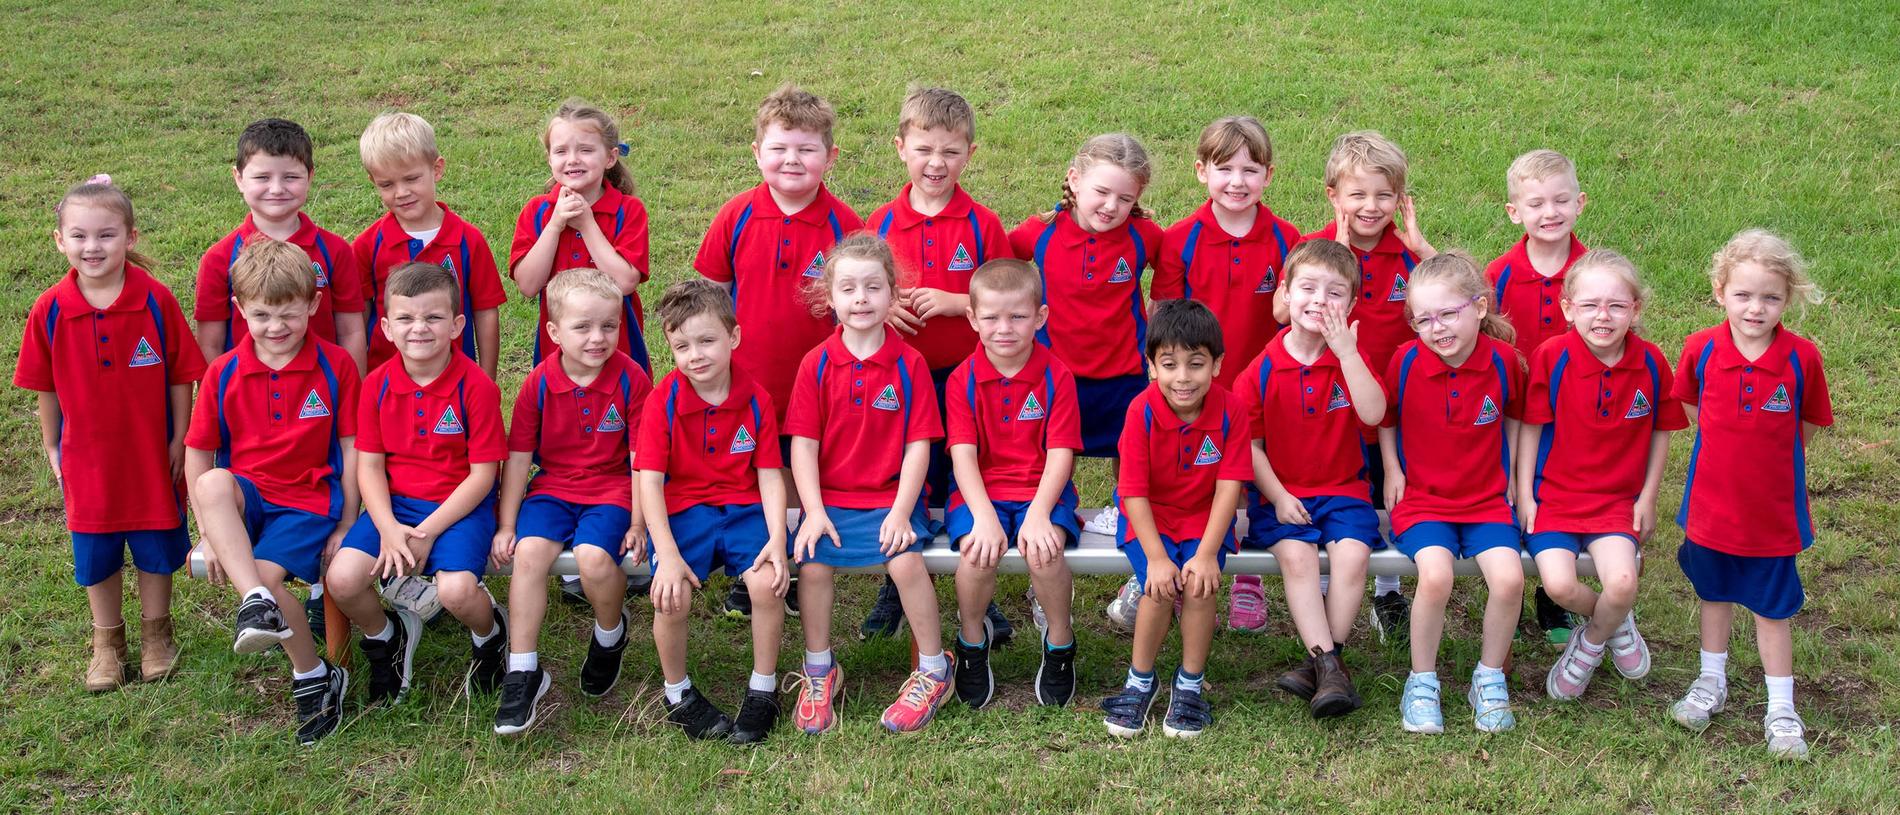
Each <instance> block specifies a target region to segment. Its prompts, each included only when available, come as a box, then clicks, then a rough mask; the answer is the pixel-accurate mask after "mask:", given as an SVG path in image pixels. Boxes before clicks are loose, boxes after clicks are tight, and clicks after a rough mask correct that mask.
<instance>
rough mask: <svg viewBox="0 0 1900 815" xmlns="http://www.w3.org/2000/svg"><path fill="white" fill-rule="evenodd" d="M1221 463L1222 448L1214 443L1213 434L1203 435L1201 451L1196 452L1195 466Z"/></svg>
mask: <svg viewBox="0 0 1900 815" xmlns="http://www.w3.org/2000/svg"><path fill="white" fill-rule="evenodd" d="M1218 463H1220V448H1219V447H1217V446H1215V445H1214V437H1213V436H1202V437H1201V451H1200V452H1198V453H1195V454H1194V466H1196V467H1199V466H1202V465H1206V464H1218Z"/></svg>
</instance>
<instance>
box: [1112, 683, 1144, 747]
mask: <svg viewBox="0 0 1900 815" xmlns="http://www.w3.org/2000/svg"><path fill="white" fill-rule="evenodd" d="M1154 705H1155V689H1154V688H1152V687H1150V688H1149V689H1147V690H1136V689H1135V688H1134V687H1133V686H1130V685H1123V686H1122V690H1121V693H1118V694H1115V695H1114V696H1110V697H1108V698H1107V699H1103V700H1102V712H1103V713H1106V714H1108V715H1107V716H1105V717H1103V718H1102V724H1104V725H1107V726H1108V734H1109V735H1111V736H1120V737H1122V738H1129V737H1131V736H1135V735H1138V734H1140V733H1141V728H1142V727H1144V726H1145V725H1146V724H1147V722H1148V710H1149V708H1152V707H1154Z"/></svg>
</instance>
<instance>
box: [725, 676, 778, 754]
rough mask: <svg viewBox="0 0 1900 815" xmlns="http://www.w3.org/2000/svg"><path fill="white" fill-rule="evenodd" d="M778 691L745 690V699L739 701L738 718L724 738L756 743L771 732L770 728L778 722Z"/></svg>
mask: <svg viewBox="0 0 1900 815" xmlns="http://www.w3.org/2000/svg"><path fill="white" fill-rule="evenodd" d="M778 716H779V707H778V692H777V691H774V690H751V689H747V690H746V692H745V701H743V702H740V703H739V718H737V719H735V720H734V721H733V723H732V734H731V735H730V736H727V737H726V740H727V741H729V742H732V743H733V744H758V743H759V742H762V741H765V737H766V736H769V735H771V734H772V728H773V727H774V726H776V725H777V724H778Z"/></svg>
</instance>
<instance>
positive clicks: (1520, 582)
mask: <svg viewBox="0 0 1900 815" xmlns="http://www.w3.org/2000/svg"><path fill="white" fill-rule="evenodd" d="M1484 583H1485V586H1486V587H1488V588H1489V589H1490V590H1491V593H1492V594H1493V595H1496V596H1499V597H1503V596H1505V595H1509V596H1511V597H1513V598H1516V601H1517V602H1519V603H1522V602H1524V573H1523V572H1522V571H1519V570H1516V569H1498V570H1495V571H1493V572H1491V573H1490V574H1488V575H1486V576H1485V578H1484Z"/></svg>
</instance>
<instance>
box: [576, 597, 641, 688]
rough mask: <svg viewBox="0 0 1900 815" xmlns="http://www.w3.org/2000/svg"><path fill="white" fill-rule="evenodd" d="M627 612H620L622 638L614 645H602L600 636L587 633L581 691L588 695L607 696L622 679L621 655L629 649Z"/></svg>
mask: <svg viewBox="0 0 1900 815" xmlns="http://www.w3.org/2000/svg"><path fill="white" fill-rule="evenodd" d="M627 633H628V629H627V612H625V611H622V612H620V640H619V641H618V642H615V643H614V644H612V645H601V644H600V638H598V637H596V636H594V635H593V634H592V633H589V634H588V635H587V659H586V661H584V662H582V663H581V693H585V694H587V695H588V696H593V697H596V698H598V697H601V696H606V695H607V691H610V690H613V688H614V683H615V682H619V681H620V657H621V656H622V655H623V654H625V653H626V651H627V640H628V639H629V637H628V636H627Z"/></svg>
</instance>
